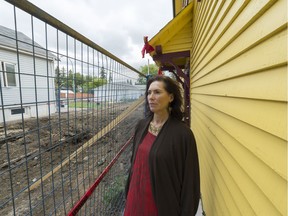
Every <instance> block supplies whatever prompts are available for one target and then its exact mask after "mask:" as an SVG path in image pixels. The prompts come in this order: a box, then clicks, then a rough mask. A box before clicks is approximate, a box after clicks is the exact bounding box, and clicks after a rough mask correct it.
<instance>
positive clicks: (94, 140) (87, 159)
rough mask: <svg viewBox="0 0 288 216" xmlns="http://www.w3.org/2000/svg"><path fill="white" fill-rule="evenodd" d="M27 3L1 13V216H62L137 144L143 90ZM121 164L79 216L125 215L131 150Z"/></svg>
mask: <svg viewBox="0 0 288 216" xmlns="http://www.w3.org/2000/svg"><path fill="white" fill-rule="evenodd" d="M9 2H10V3H12V4H10V3H9ZM25 2H26V1H24V3H23V1H7V2H6V3H5V4H4V6H3V7H1V8H0V13H4V12H5V14H7V19H9V22H7V23H8V24H7V26H0V99H1V100H0V179H1V189H0V190H1V191H0V215H63V214H67V213H68V212H69V211H70V209H71V208H72V207H73V205H74V204H75V203H76V202H77V201H78V200H79V199H80V198H81V196H82V195H83V194H84V193H85V191H86V190H87V189H88V188H89V187H90V185H91V184H93V182H94V181H95V179H97V177H98V175H99V174H100V173H101V172H103V170H104V168H105V166H106V165H107V164H109V161H111V160H112V158H113V157H114V156H115V154H116V153H117V152H118V151H119V150H120V149H121V147H122V146H123V144H124V143H125V142H126V141H127V140H128V138H129V137H130V136H131V135H132V134H133V129H134V126H135V124H136V122H137V120H138V119H139V118H141V117H142V114H143V110H141V108H138V109H137V110H138V112H139V113H140V114H139V113H138V114H135V111H134V110H135V109H136V107H138V106H139V105H141V103H142V101H143V99H142V100H141V98H142V96H143V94H144V90H145V87H143V86H138V85H135V83H136V82H137V78H138V76H139V72H138V71H137V70H135V69H134V68H132V67H131V66H129V65H128V64H127V63H125V62H123V61H121V60H119V59H118V58H117V57H115V56H113V55H112V54H110V53H109V52H107V51H106V50H104V49H103V48H101V47H99V46H97V45H96V44H94V43H92V42H91V41H89V40H88V39H87V38H84V37H83V36H82V35H80V34H79V33H77V32H75V31H74V30H73V29H70V28H69V27H67V26H63V27H61V23H60V22H59V21H58V20H56V19H55V18H53V17H51V16H48V18H47V14H45V13H44V12H43V11H41V10H38V12H37V10H35V7H33V5H32V6H31V4H30V3H29V2H27V3H25ZM13 4H15V5H16V6H17V7H16V6H14V5H13ZM17 4H22V6H21V5H20V6H19V5H17ZM26 4H27V5H28V6H27V5H26ZM18 7H21V8H22V9H23V10H22V9H19V8H18ZM29 10H31V11H34V12H33V13H32V12H31V13H30V12H29ZM25 11H26V12H25ZM35 11H36V12H35ZM45 17H46V18H45ZM45 19H46V20H45ZM57 26H58V27H57ZM139 98H140V99H139ZM135 101H136V102H135ZM139 109H140V111H139ZM127 116H128V117H127ZM128 119H129V120H128ZM123 155H124V156H120V158H119V160H118V161H117V163H115V165H114V166H113V168H112V169H111V172H109V174H107V175H106V176H105V178H103V182H101V183H100V184H99V188H97V189H96V192H94V193H93V196H92V197H90V198H89V199H88V202H87V203H86V204H85V205H84V206H83V208H82V209H81V211H80V214H81V215H82V214H83V215H93V214H94V215H95V214H97V215H113V214H114V213H117V212H118V213H119V212H121V208H122V207H123V199H121V196H122V198H123V182H124V180H125V172H126V171H127V164H128V163H129V162H127V159H128V157H127V155H129V148H127V150H125V151H124V153H123ZM115 206H119V208H118V209H116V208H115ZM109 212H110V213H109ZM112 212H114V213H113V214H112Z"/></svg>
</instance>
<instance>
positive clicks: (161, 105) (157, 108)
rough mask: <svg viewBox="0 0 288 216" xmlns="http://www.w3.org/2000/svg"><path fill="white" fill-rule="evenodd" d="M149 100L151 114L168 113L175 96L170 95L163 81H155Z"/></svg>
mask: <svg viewBox="0 0 288 216" xmlns="http://www.w3.org/2000/svg"><path fill="white" fill-rule="evenodd" d="M147 93H148V94H147V99H148V103H149V107H150V110H151V112H153V113H161V112H168V107H169V103H170V102H172V101H173V99H174V97H173V94H169V93H168V92H167V91H166V90H165V88H164V83H163V82H162V81H154V82H152V83H151V84H150V86H149V89H148V92H147Z"/></svg>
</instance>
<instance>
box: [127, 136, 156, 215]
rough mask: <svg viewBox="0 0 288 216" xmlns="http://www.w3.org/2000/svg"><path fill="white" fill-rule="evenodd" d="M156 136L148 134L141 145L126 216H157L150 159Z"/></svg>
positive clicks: (136, 160) (130, 186)
mask: <svg viewBox="0 0 288 216" xmlns="http://www.w3.org/2000/svg"><path fill="white" fill-rule="evenodd" d="M155 138H156V136H154V135H153V134H151V133H149V132H148V133H147V134H146V136H145V137H144V139H143V141H142V143H141V144H140V145H139V147H138V150H137V154H136V158H135V162H134V165H133V172H132V176H131V181H130V185H129V191H128V195H127V201H126V207H125V212H124V216H157V215H158V212H157V207H156V204H155V201H154V197H153V194H152V188H151V181H150V172H149V163H148V157H149V152H150V149H151V146H152V144H153V142H154V140H155Z"/></svg>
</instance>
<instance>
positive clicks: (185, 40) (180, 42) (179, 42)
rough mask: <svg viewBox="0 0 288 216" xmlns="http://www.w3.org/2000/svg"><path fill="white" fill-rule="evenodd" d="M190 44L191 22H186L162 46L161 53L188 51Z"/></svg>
mask: <svg viewBox="0 0 288 216" xmlns="http://www.w3.org/2000/svg"><path fill="white" fill-rule="evenodd" d="M191 43H192V22H188V23H187V24H186V25H185V26H184V27H183V28H182V29H180V30H179V31H178V33H177V34H176V35H175V36H174V37H172V38H171V39H169V41H168V42H167V44H165V46H163V47H162V48H163V53H170V52H180V51H186V50H189V49H190V47H191Z"/></svg>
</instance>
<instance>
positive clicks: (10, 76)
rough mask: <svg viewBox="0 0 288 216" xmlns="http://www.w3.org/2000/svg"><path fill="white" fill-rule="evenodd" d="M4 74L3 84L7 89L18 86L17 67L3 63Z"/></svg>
mask: <svg viewBox="0 0 288 216" xmlns="http://www.w3.org/2000/svg"><path fill="white" fill-rule="evenodd" d="M1 66H2V72H3V83H4V86H5V87H9V86H16V74H15V73H16V70H15V65H14V64H10V63H5V62H2V63H1Z"/></svg>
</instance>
